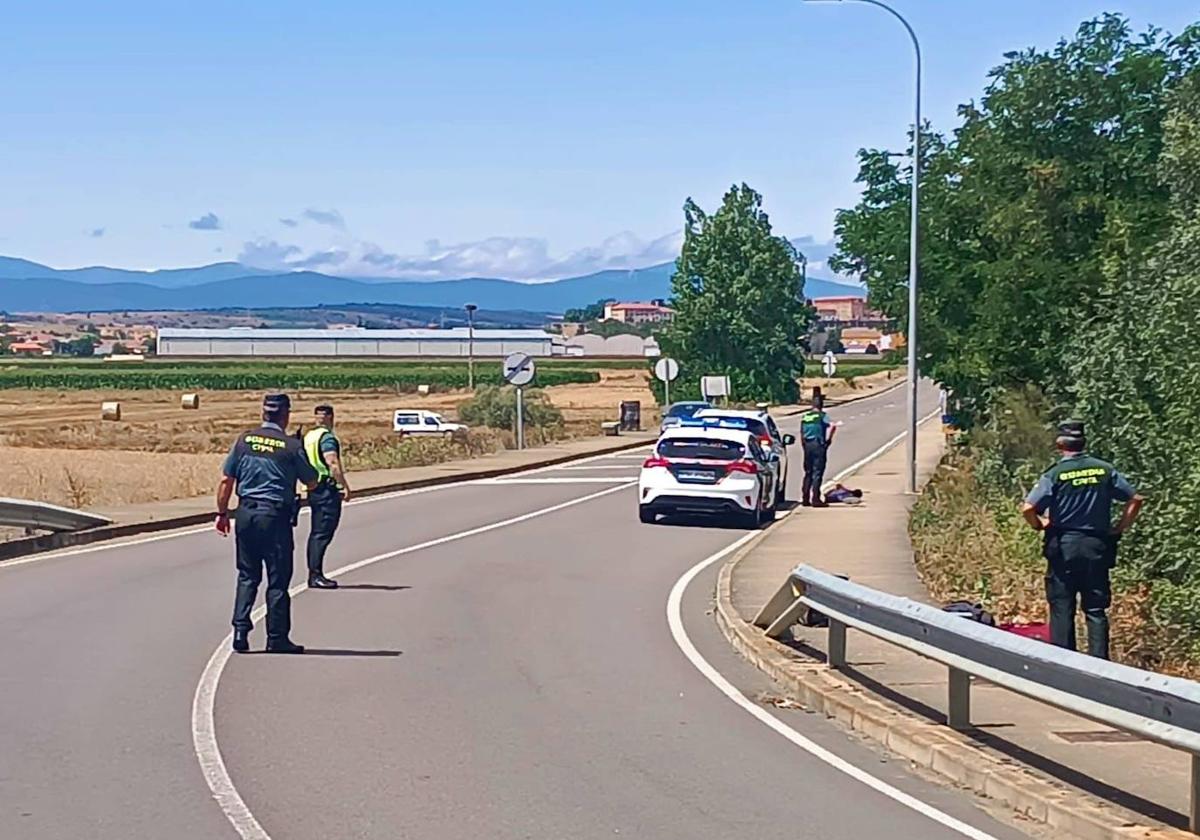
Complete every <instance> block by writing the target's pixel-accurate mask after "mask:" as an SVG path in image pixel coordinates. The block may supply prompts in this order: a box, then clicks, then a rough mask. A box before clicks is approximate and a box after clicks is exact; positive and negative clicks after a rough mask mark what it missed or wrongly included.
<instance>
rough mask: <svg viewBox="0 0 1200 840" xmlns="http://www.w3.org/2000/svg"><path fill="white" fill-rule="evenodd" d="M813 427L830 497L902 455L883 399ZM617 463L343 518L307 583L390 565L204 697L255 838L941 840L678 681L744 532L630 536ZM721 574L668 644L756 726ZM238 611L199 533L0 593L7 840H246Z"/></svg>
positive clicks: (31, 577) (826, 733) (872, 760)
mask: <svg viewBox="0 0 1200 840" xmlns="http://www.w3.org/2000/svg"><path fill="white" fill-rule="evenodd" d="M923 397H925V398H926V402H927V404H928V405H930V406H932V402H931V400H932V395H931V394H930V393H925V394H923ZM833 414H834V416H835V419H839V420H841V421H843V423H844V426H843V428H842V430H841V431H840V432H839V440H838V442H837V444H836V446H835V448H834V449H833V450H832V451H831V469H832V470H836V469H838V468H840V467H841V466H845V465H847V464H849V463H852V462H853V461H855V460H858V459H859V458H861V457H863V456H864V455H866V454H867V453H869V452H870V451H872V450H873V449H875V448H877V447H878V446H879V445H880V444H882V443H883V442H885V441H886V440H887V439H888V438H890V437H892V435H894V434H895V433H896V432H897V431H898V430H899V429H900V428H901V427H902V423H903V395H902V394H901V392H899V391H894V392H890V393H887V394H883V395H880V396H878V397H875V398H871V399H868V400H863V401H860V402H856V403H851V404H848V405H846V406H842V407H839V408H837V409H834V410H833ZM783 425H785V426H788V425H794V421H791V422H790V424H789V421H784V424H783ZM640 458H641V456H640V455H638V454H636V453H635V454H622V455H616V456H608V457H605V458H601V459H596V460H592V461H588V462H586V463H577V464H573V465H568V466H564V467H558V468H554V469H550V470H545V471H540V472H537V473H533V474H530V475H526V476H521V477H517V478H516V479H515V480H499V481H493V482H482V483H471V484H465V485H457V486H453V487H447V488H437V489H432V490H429V491H424V492H414V493H408V494H401V495H397V496H394V497H389V498H381V499H372V500H364V501H363V502H362V503H358V504H355V505H353V506H351V507H350V508H348V509H347V513H346V516H345V518H344V521H343V525H342V530H341V531H340V532H339V534H338V537H337V539H336V541H335V543H334V547H333V549H332V551H331V559H330V566H331V567H337V566H344V565H347V564H353V563H356V562H359V561H362V560H364V559H368V558H376V557H379V556H380V555H387V556H385V557H384V558H383V559H379V560H377V561H376V562H373V563H371V564H370V565H365V566H362V567H361V568H358V569H356V570H355V571H352V572H349V573H347V574H344V575H343V576H342V582H343V584H344V586H343V588H342V589H340V590H338V591H336V592H306V593H304V594H302V595H300V596H299V597H297V599H296V600H295V602H294V625H295V628H296V629H295V637H296V639H297V640H298V641H301V642H303V643H305V644H307V645H309V646H310V648H312V649H313V650H312V652H311V655H306V656H304V657H269V656H262V655H251V656H244V657H234V658H232V659H230V660H229V661H228V663H227V664H226V665H225V667H224V669H223V671H222V672H221V673H220V680H219V683H216V682H214V684H213V686H212V688H213V689H214V693H215V703H214V707H213V713H214V725H215V736H216V739H217V742H218V743H219V746H220V751H221V753H222V756H223V758H224V763H225V767H226V768H227V771H228V774H229V778H230V779H231V780H232V783H233V784H234V786H235V787H236V792H237V795H238V796H239V797H240V799H241V801H243V802H244V803H245V805H246V807H247V808H248V809H249V811H250V812H251V813H252V814H253V818H254V820H255V821H256V822H257V824H258V825H260V826H261V827H262V830H263V832H264V836H269V837H271V838H274V840H285V838H393V837H405V838H444V837H458V836H466V835H468V833H469V834H472V835H474V836H479V837H488V838H526V837H536V838H542V837H580V838H583V837H587V838H591V837H596V838H599V837H613V836H619V835H625V836H638V837H648V838H675V837H678V838H726V837H732V836H737V835H748V834H763V833H768V832H769V833H772V834H775V833H779V832H786V833H787V834H789V835H799V836H801V837H812V838H847V840H851V839H852V838H861V837H868V836H878V835H882V834H884V833H886V834H888V835H890V836H891V837H894V838H912V840H916V838H922V840H924V838H942V837H960V836H963V834H962V832H961V831H956V830H954V829H953V828H950V827H947V826H946V825H944V824H942V823H939V822H936V821H934V820H931V819H930V818H929V817H928V816H925V815H923V814H921V813H918V812H917V811H915V810H913V809H912V808H909V807H905V806H904V805H903V804H901V803H899V802H897V801H895V800H894V799H890V798H887V797H885V796H883V795H880V794H879V793H878V792H876V791H874V790H872V789H870V788H868V787H866V786H865V785H863V784H861V783H859V782H857V781H855V780H853V779H851V778H849V777H847V776H845V775H843V774H840V773H837V772H835V771H834V770H832V769H831V768H830V767H829V765H827V764H825V763H823V762H821V761H819V760H817V759H815V758H813V757H812V756H811V755H809V754H808V753H805V752H803V751H801V750H800V749H798V748H796V747H795V746H794V745H793V744H792V743H790V742H789V741H787V740H785V739H784V738H782V737H780V736H779V734H777V733H776V732H774V731H772V730H771V729H769V728H767V727H766V726H763V725H762V723H761V722H760V721H758V720H755V719H754V718H753V717H752V716H751V715H749V714H747V713H746V712H745V711H744V710H743V709H740V708H739V707H738V706H736V705H735V704H733V703H731V702H730V701H729V699H728V698H727V697H726V696H725V695H723V694H721V693H720V692H718V691H717V690H716V689H715V688H714V687H713V685H712V684H711V683H710V682H709V681H708V680H706V679H705V677H704V676H702V675H701V673H700V672H699V671H698V670H697V669H696V668H695V667H694V665H693V663H692V662H691V661H689V660H688V659H687V658H685V657H684V656H683V655H682V654H681V652H680V650H679V648H678V647H677V646H676V643H675V641H674V640H673V638H672V635H671V632H670V631H669V629H668V627H667V622H666V620H665V618H664V615H665V612H664V611H665V603H666V599H667V594H668V592H670V591H671V588H672V586H673V585H674V584H675V582H676V580H677V579H678V578H679V577H680V576H681V575H682V574H683V573H685V572H686V571H688V569H690V568H691V567H693V566H694V565H695V564H696V563H698V562H699V561H701V560H703V559H704V558H706V557H709V556H711V555H713V554H715V553H716V552H719V551H721V550H722V549H724V548H725V547H726V546H728V545H729V544H731V543H732V542H734V541H735V540H737V539H738V538H740V537H741V536H742V535H743V534H744V533H745V532H742V531H736V530H727V529H724V528H719V527H704V526H698V525H691V526H678V525H657V526H646V525H641V524H639V523H638V522H637V520H636V516H635V510H634V508H635V504H636V500H635V495H634V493H633V492H632V490H631V489H630V487H629V483H628V482H629V480H631V479H633V478H634V477H635V476H636V473H637V465H638V463H639V461H640ZM799 477H800V471H799V464H798V463H797V464H796V466H795V468H794V470H793V475H792V484H793V485H798V482H799ZM795 492H796V488H795V487H793V495H795ZM803 515H819V512H816V511H813V512H809V511H806V512H804V514H803ZM303 528H304V525H303V524H302V530H301V534H300V536H301V537H302V536H303ZM421 546H424V547H421ZM414 547H415V548H414ZM816 550H821V551H829V550H836V547H820V548H818V549H816ZM714 572H715V567H714V568H712V569H709V570H707V571H705V572H703V573H701V574H700V576H699V577H697V579H696V580H695V581H694V582H693V583H692V585H691V586H690V587H688V589H687V590H686V591H685V592H684V596H683V603H682V617H683V625H684V627H685V628H686V631H687V633H688V634H689V635H690V637H691V639H692V641H694V643H695V646H696V648H697V649H698V651H699V653H700V654H702V655H703V657H704V658H705V659H707V660H708V661H709V662H711V663H712V664H713V666H714V667H715V668H716V669H717V670H719V671H720V672H721V673H722V674H723V675H724V676H725V677H726V678H727V679H729V680H730V681H731V682H732V683H733V684H734V685H736V686H737V687H738V688H739V689H741V691H742V692H743V693H745V694H746V695H747V696H750V697H752V698H753V697H756V696H758V695H759V694H760V693H762V692H768V691H769V690H770V686H769V685H767V684H766V683H764V682H763V680H762V678H761V677H760V676H759V675H758V674H757V672H754V671H753V670H752V669H750V668H748V667H747V666H745V665H744V664H743V663H742V662H741V661H740V660H738V659H737V658H736V657H735V656H734V655H733V654H732V652H731V651H730V650H729V649H728V647H727V646H726V645H725V644H724V642H723V641H722V640H721V639H720V638H719V636H718V634H717V633H716V631H715V628H714V627H713V623H712V619H711V616H710V615H709V614H708V612H709V610H710V608H711V598H710V595H711V591H712V588H711V582H712V578H711V575H712V574H713V573H714ZM232 584H233V563H232V547H231V545H230V543H229V542H228V541H223V540H221V539H220V538H219V537H217V536H216V535H214V534H210V533H200V534H184V535H180V536H175V537H171V538H168V539H158V540H155V541H149V542H141V543H138V542H132V543H127V544H122V545H106V546H98V547H94V548H93V549H91V550H85V551H75V552H69V553H64V554H61V555H57V556H48V557H44V558H42V559H39V560H37V561H36V562H33V563H28V564H24V565H20V566H12V567H8V568H5V567H3V566H0V634H2V638H3V640H4V646H3V648H2V650H3V654H2V659H0V721H3V725H2V728H0V837H6V838H7V837H19V838H30V839H31V840H48V839H49V838H64V837H89V838H98V840H99V839H101V838H114V840H116V838H121V840H125V839H126V838H135V837H172V838H205V840H207V839H208V838H237V837H238V836H239V835H238V833H237V832H236V831H235V830H234V827H233V825H232V824H231V823H230V821H229V820H228V819H227V817H226V815H225V813H223V811H222V810H221V808H220V807H218V803H217V802H215V801H214V800H213V798H212V795H211V793H210V790H209V787H208V784H207V782H206V779H205V776H204V775H203V774H202V772H201V768H200V764H199V763H198V761H197V757H196V753H195V750H194V747H193V731H192V701H193V697H194V695H195V693H196V690H197V682H198V680H200V678H201V674H202V673H204V672H205V668H206V665H207V664H208V663H209V659H210V657H211V656H212V655H213V652H214V650H215V649H217V648H218V647H219V646H220V645H222V644H223V639H224V637H225V635H226V634H227V633H228V618H229V612H230V607H231V601H232V590H233V586H232ZM262 641H263V639H262V632H261V630H256V633H255V635H254V637H253V638H252V642H253V643H254V645H255V647H260V646H261V644H262ZM773 714H774V715H776V717H777V718H778V719H779V720H780V721H782V722H784V723H786V725H787V726H790V727H793V728H794V729H795V730H797V731H800V732H802V733H803V734H804V735H805V736H806V737H808V738H811V739H812V740H814V741H816V742H818V743H820V744H822V745H824V746H826V747H828V748H830V749H831V750H833V751H834V752H836V753H838V754H839V755H841V756H842V757H843V758H845V759H846V760H847V761H850V762H851V763H853V764H855V765H857V766H860V767H863V768H865V769H866V770H867V771H868V772H870V773H872V774H874V775H876V776H879V777H881V778H883V779H884V780H885V781H887V782H890V783H891V784H893V785H895V786H896V787H898V788H900V789H902V790H903V791H906V792H907V794H909V795H911V796H914V797H916V798H918V799H920V800H922V801H924V802H928V803H930V804H931V805H932V806H933V807H935V808H937V809H940V811H942V812H945V813H946V814H949V815H952V816H953V817H954V818H957V819H960V820H963V821H965V822H966V823H969V824H971V825H972V826H974V827H975V830H976V831H977V832H979V833H978V834H977V835H975V836H979V837H988V836H991V837H997V838H1001V837H1004V838H1007V837H1013V836H1017V835H1015V834H1014V833H1013V832H1012V831H1011V829H1008V828H1006V827H1005V826H1002V825H1000V824H998V823H996V822H995V821H993V820H991V819H990V818H988V817H987V816H986V815H985V814H984V813H983V812H981V811H979V810H977V809H976V808H975V806H974V805H973V804H972V802H971V801H970V800H968V799H967V798H965V797H962V796H960V795H958V794H956V793H952V792H949V791H946V790H943V789H940V788H938V787H935V786H933V785H931V784H928V783H926V782H924V781H921V780H919V779H916V778H912V777H910V776H908V775H907V774H906V773H904V772H903V771H901V770H899V769H898V767H897V766H896V765H893V764H882V763H881V762H880V759H879V757H878V756H877V755H876V754H874V753H873V752H871V751H869V750H868V749H866V748H865V747H863V746H861V745H859V744H857V743H855V742H853V741H851V740H849V739H848V738H846V737H845V736H844V735H842V734H841V733H840V732H839V731H838V730H836V729H835V728H833V727H832V726H830V725H828V724H827V723H825V722H824V721H816V720H812V719H811V718H810V717H808V716H805V715H802V714H798V713H796V712H786V711H782V712H780V711H773Z"/></svg>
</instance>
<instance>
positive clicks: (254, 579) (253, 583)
mask: <svg viewBox="0 0 1200 840" xmlns="http://www.w3.org/2000/svg"><path fill="white" fill-rule="evenodd" d="M291 519H292V511H291V508H290V507H289V506H288V505H286V504H276V503H273V502H264V501H259V500H257V499H242V500H240V501H239V502H238V508H237V518H236V520H235V526H234V528H235V536H236V540H237V571H238V576H237V598H236V600H235V601H234V605H233V626H234V628H235V629H237V630H245V631H246V632H249V631H250V628H251V623H250V611H251V610H253V609H254V599H255V598H256V597H257V595H258V585H259V584H260V583H262V578H263V569H264V568H266V570H267V598H266V601H267V638H268V639H286V638H287V637H288V634H289V633H290V632H291V629H292V607H291V597H290V596H289V595H288V586H289V585H290V584H291V582H292V553H293V549H294V545H295V544H294V542H293V537H292V522H291Z"/></svg>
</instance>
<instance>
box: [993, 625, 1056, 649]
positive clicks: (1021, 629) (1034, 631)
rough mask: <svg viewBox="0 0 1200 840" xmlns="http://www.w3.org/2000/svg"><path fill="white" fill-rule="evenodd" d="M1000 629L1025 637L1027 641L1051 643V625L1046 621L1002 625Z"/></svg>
mask: <svg viewBox="0 0 1200 840" xmlns="http://www.w3.org/2000/svg"><path fill="white" fill-rule="evenodd" d="M1000 629H1001V630H1004V631H1005V632H1008V633H1016V634H1017V635H1018V636H1024V637H1025V638H1026V639H1037V640H1038V641H1039V642H1045V643H1046V644H1049V643H1050V625H1049V624H1047V623H1046V622H1044V621H1037V622H1032V623H1024V622H1013V623H1009V624H1001V625H1000Z"/></svg>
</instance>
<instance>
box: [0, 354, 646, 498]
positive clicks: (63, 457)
mask: <svg viewBox="0 0 1200 840" xmlns="http://www.w3.org/2000/svg"><path fill="white" fill-rule="evenodd" d="M600 376H601V381H600V382H598V383H595V384H590V385H560V386H555V387H553V388H548V389H546V393H547V395H548V396H549V397H550V399H551V401H553V402H554V404H555V405H557V406H558V407H559V408H560V409H561V410H562V412H563V415H564V419H565V421H566V422H565V427H564V429H563V430H562V433H561V434H562V436H563V437H583V436H590V435H596V434H598V433H599V431H600V423H601V422H602V421H603V420H610V419H616V417H617V414H618V406H619V404H620V403H621V401H622V400H641V402H642V407H643V411H645V412H646V413H645V414H644V415H643V424H644V425H650V424H652V423H656V422H657V409H656V408H654V399H653V396H652V395H651V393H650V390H649V387H648V379H647V374H646V373H645V372H644V371H640V370H637V371H631V370H603V371H601V374H600ZM180 396H181V395H180V393H178V392H174V391H69V392H46V391H16V390H12V391H0V430H2V431H0V457H3V458H4V459H5V461H6V464H7V465H8V482H7V485H6V489H5V492H6V494H7V495H11V496H16V497H20V498H28V499H37V500H40V501H47V502H53V503H55V504H62V505H67V506H70V507H84V508H86V507H106V506H112V505H120V504H135V503H140V502H152V501H161V500H166V499H178V498H186V497H190V496H197V495H202V494H205V493H209V492H211V491H212V489H213V483H214V480H215V476H216V474H217V470H218V468H219V465H220V461H221V457H222V455H223V454H224V453H225V452H226V451H227V450H228V448H229V445H230V443H231V442H232V441H233V439H234V437H235V436H236V435H237V433H238V432H240V431H242V430H244V429H246V428H249V427H251V426H253V425H254V424H255V422H256V421H257V418H258V414H259V405H260V400H261V399H262V395H261V394H259V393H257V392H205V393H202V394H201V398H200V408H199V409H198V410H194V411H185V410H183V409H182V408H180V404H179V400H180ZM468 396H469V395H468V393H467V392H458V393H440V394H430V395H427V396H420V395H418V394H412V395H406V396H403V397H397V396H396V395H394V394H388V393H378V392H333V393H330V392H309V391H304V392H299V393H293V394H292V395H291V397H292V401H293V418H294V419H293V425H297V424H299V423H305V424H307V423H308V422H309V418H311V417H312V409H313V406H316V405H319V404H321V403H332V404H333V405H335V406H336V408H337V412H338V434H339V436H340V437H341V438H342V440H343V444H344V445H345V448H346V460H347V465H348V467H349V468H350V469H358V470H363V469H387V468H394V467H403V466H423V465H428V464H435V463H441V462H444V461H448V460H454V459H458V458H469V457H478V456H480V455H484V454H488V453H491V452H497V451H500V450H502V449H505V448H512V446H513V440H512V435H511V434H510V433H508V432H499V431H496V430H493V429H474V430H472V431H471V433H470V434H469V435H467V436H466V437H464V438H462V439H460V440H456V441H453V442H447V441H430V440H407V441H398V440H397V439H396V437H395V435H394V434H393V433H392V428H391V417H392V411H393V410H394V409H397V408H423V409H427V410H432V411H438V412H441V413H442V414H445V415H446V416H447V417H449V418H454V417H455V416H456V412H457V406H458V404H459V403H461V402H462V401H463V400H465V399H467V397H468ZM105 400H118V401H120V403H121V414H122V419H121V420H120V421H119V422H109V421H102V420H100V403H101V402H103V401H105ZM547 442H548V441H547V440H543V439H542V438H541V433H540V432H538V431H537V430H531V431H530V435H529V443H530V444H531V445H540V444H544V443H547Z"/></svg>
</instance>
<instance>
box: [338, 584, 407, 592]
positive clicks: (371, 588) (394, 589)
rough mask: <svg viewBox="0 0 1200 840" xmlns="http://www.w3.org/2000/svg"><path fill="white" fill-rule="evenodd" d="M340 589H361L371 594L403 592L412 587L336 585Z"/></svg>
mask: <svg viewBox="0 0 1200 840" xmlns="http://www.w3.org/2000/svg"><path fill="white" fill-rule="evenodd" d="M342 589H361V590H365V591H371V592H403V591H404V590H405V589H412V587H411V586H390V585H388V584H386V583H342V584H339V585H338V590H339V591H340V590H342Z"/></svg>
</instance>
